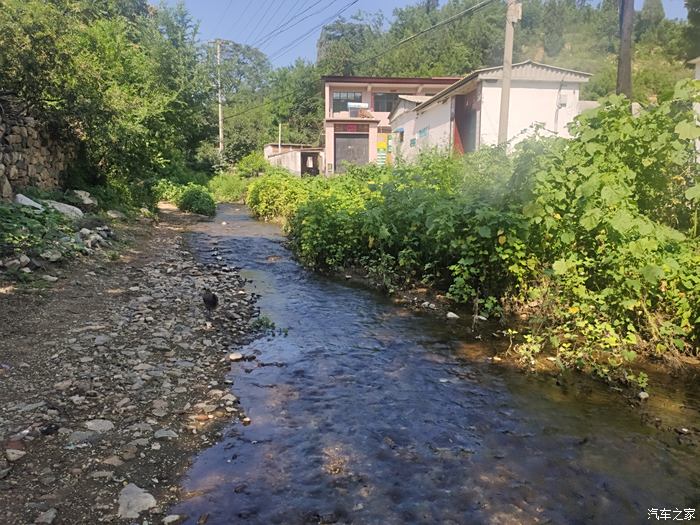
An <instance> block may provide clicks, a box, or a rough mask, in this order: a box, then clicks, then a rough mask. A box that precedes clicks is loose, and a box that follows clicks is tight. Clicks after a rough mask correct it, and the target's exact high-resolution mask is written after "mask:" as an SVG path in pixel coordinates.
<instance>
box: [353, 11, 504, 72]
mask: <svg viewBox="0 0 700 525" xmlns="http://www.w3.org/2000/svg"><path fill="white" fill-rule="evenodd" d="M494 1H495V0H483V1H482V2H479V3H478V4H474V5H473V6H471V7H468V8H467V9H465V10H464V11H460V12H459V13H457V14H456V15H452V16H451V17H449V18H445V20H443V21H442V22H438V23H437V24H434V25H432V26H430V27H428V28H427V29H423V30H422V31H419V32H418V33H414V34H413V35H411V36H409V37H406V38H404V39H403V40H399V41H398V42H397V43H396V44H394V45H393V46H389V48H388V49H385V50H384V51H381V52H379V53H377V54H376V55H374V56H371V57H369V58H366V59H365V60H361V61H360V62H354V63H353V64H352V65H353V66H360V65H362V64H366V63H367V62H371V61H372V60H374V59H375V58H379V57H380V56H382V55H385V54H387V53H389V52H390V51H393V50H394V49H396V48H397V47H399V46H401V45H403V44H405V43H406V42H410V41H411V40H414V39H416V38H418V37H419V36H421V35H424V34H425V33H427V32H428V31H432V30H433V29H437V28H438V27H442V26H444V25H446V24H449V23H451V22H454V21H455V20H457V19H458V18H460V17H462V16H464V15H467V14H469V13H472V12H474V11H477V10H479V9H481V8H482V7H485V6H487V5H488V4H490V3H492V2H494Z"/></svg>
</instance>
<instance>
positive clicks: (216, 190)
mask: <svg viewBox="0 0 700 525" xmlns="http://www.w3.org/2000/svg"><path fill="white" fill-rule="evenodd" d="M248 183H249V181H248V180H247V179H244V178H242V177H240V176H239V175H238V174H237V173H233V172H223V173H219V174H218V175H215V176H214V177H212V178H211V180H210V181H209V191H210V192H211V194H212V196H213V197H214V200H215V201H216V202H241V201H242V200H243V198H244V197H245V195H246V192H247V190H248Z"/></svg>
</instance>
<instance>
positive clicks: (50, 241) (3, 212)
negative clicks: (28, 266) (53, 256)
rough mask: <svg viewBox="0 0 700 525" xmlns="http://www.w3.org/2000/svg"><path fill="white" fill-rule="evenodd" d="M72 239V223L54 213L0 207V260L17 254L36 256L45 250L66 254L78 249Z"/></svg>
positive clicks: (30, 208) (23, 207) (59, 214)
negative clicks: (54, 250) (55, 250)
mask: <svg viewBox="0 0 700 525" xmlns="http://www.w3.org/2000/svg"><path fill="white" fill-rule="evenodd" d="M72 238H73V228H72V222H71V221H70V220H69V219H67V218H66V217H65V216H64V215H62V214H61V213H59V212H57V211H54V210H52V209H45V210H44V211H41V210H37V209H35V208H32V207H30V206H20V205H17V204H0V259H4V258H6V257H7V258H9V257H11V256H13V255H19V254H25V255H28V256H30V257H36V256H38V255H39V254H40V253H42V252H44V251H45V250H48V249H58V250H59V251H60V252H61V253H62V254H63V255H69V254H70V253H71V252H73V251H75V250H76V249H77V247H76V246H74V243H73V242H72Z"/></svg>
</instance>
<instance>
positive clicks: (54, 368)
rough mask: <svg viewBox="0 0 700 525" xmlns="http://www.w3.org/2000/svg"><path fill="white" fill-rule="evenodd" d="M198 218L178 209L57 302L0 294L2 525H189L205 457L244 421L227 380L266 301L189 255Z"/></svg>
mask: <svg viewBox="0 0 700 525" xmlns="http://www.w3.org/2000/svg"><path fill="white" fill-rule="evenodd" d="M192 220H194V219H192V218H191V217H185V216H183V215H180V214H178V213H176V212H173V211H170V212H169V213H168V214H167V215H166V216H165V217H164V219H163V221H162V222H161V223H160V224H159V225H158V226H156V227H151V226H142V227H141V231H136V232H135V241H134V243H133V244H132V245H131V246H132V247H131V249H130V250H129V251H128V252H125V253H124V254H123V255H122V257H121V260H119V261H115V262H109V261H86V262H84V263H80V264H78V265H76V266H75V267H73V268H69V269H67V270H66V271H65V272H64V275H63V278H62V279H60V280H59V282H57V283H56V285H55V286H52V287H51V288H50V289H48V290H41V289H24V290H20V289H15V288H12V287H11V286H6V287H2V286H1V285H0V348H1V350H0V442H1V443H2V450H0V522H2V523H7V524H24V523H27V524H30V523H53V524H71V525H72V524H83V523H85V524H93V523H134V522H135V518H137V517H139V516H140V517H141V519H140V520H139V521H138V523H142V522H143V519H147V520H148V523H151V524H153V523H161V522H163V520H164V519H165V523H177V521H178V519H177V518H175V517H174V516H171V517H167V518H166V516H165V514H164V509H167V508H168V506H169V505H170V504H171V503H172V502H173V501H175V500H177V498H178V480H179V477H180V475H181V474H182V472H183V471H184V469H185V468H186V466H187V464H188V461H189V459H190V458H191V457H192V454H193V453H194V452H196V451H197V450H199V449H201V448H203V447H206V446H208V445H211V444H212V443H213V442H214V441H216V440H217V437H218V435H219V431H220V429H221V427H222V424H223V423H224V422H229V421H231V420H232V419H240V420H242V421H243V422H245V414H243V412H242V410H241V409H240V408H239V405H238V402H237V399H236V397H235V396H234V395H233V394H231V392H230V384H231V382H232V378H230V377H227V372H229V369H230V357H229V354H230V353H231V352H234V351H235V350H236V349H237V348H238V346H240V345H241V344H243V343H245V342H247V341H249V340H250V338H251V337H252V336H251V332H252V328H251V319H252V318H253V317H254V315H255V306H254V299H253V298H252V297H251V296H250V295H249V294H247V293H246V292H245V291H244V290H243V282H244V281H243V279H242V278H241V277H240V276H239V274H238V273H237V272H236V270H235V269H233V268H228V267H205V266H203V265H201V264H199V263H197V262H196V261H195V260H194V258H193V256H192V254H191V253H190V252H188V251H187V250H185V249H184V248H183V243H182V233H183V231H185V230H186V228H187V224H188V222H191V221H192ZM205 288H209V289H211V290H213V291H214V292H215V293H216V294H217V295H218V299H219V307H218V308H217V309H216V310H215V311H214V312H213V313H212V314H211V315H209V314H208V313H207V312H206V311H205V308H204V305H203V304H202V299H201V292H202V290H203V289H205ZM234 357H235V356H234Z"/></svg>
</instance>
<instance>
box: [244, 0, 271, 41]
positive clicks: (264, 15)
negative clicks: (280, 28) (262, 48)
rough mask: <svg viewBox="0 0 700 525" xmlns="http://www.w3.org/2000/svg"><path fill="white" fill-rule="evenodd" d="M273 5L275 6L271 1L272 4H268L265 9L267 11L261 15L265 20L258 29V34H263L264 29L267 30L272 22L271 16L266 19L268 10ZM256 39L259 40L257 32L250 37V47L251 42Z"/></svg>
mask: <svg viewBox="0 0 700 525" xmlns="http://www.w3.org/2000/svg"><path fill="white" fill-rule="evenodd" d="M274 5H275V0H272V2H271V3H270V6H269V7H268V8H267V11H265V13H263V15H262V17H263V18H264V19H265V23H264V24H263V25H262V27H261V28H260V34H265V29H266V28H267V26H268V25H270V22H272V16H269V17H268V16H267V15H268V13H269V12H270V9H272V7H273V6H274ZM256 38H260V35H259V34H258V33H257V32H256V34H255V35H254V36H251V44H250V45H253V44H252V42H254V41H255V39H256Z"/></svg>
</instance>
